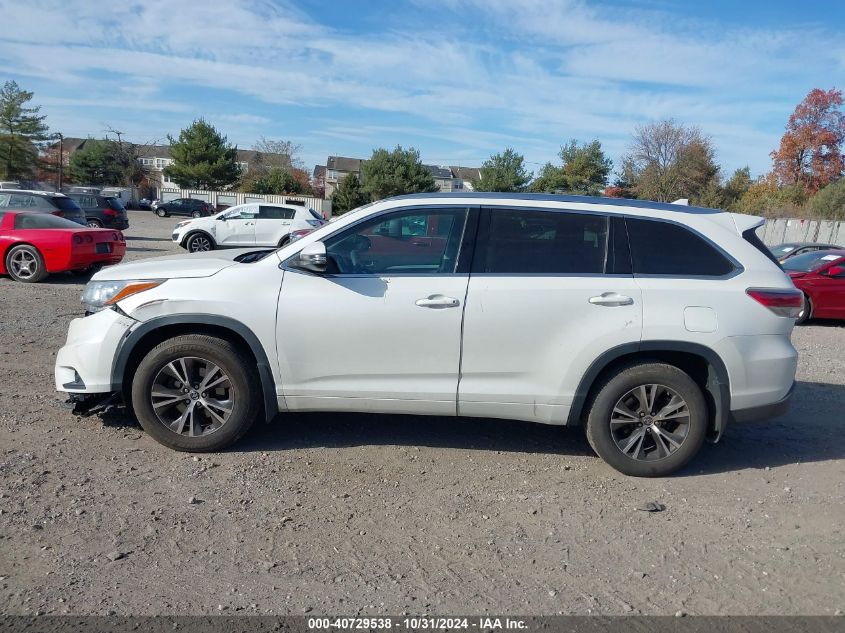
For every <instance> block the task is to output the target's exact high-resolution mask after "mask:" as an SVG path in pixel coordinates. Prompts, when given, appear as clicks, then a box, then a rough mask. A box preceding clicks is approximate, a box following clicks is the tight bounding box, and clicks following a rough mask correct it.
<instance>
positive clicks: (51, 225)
mask: <svg viewBox="0 0 845 633" xmlns="http://www.w3.org/2000/svg"><path fill="white" fill-rule="evenodd" d="M15 228H16V229H78V228H80V227H79V225H78V224H77V223H76V222H71V221H70V220H65V219H64V218H60V217H58V216H56V215H51V214H49V213H18V214H17V215H16V216H15Z"/></svg>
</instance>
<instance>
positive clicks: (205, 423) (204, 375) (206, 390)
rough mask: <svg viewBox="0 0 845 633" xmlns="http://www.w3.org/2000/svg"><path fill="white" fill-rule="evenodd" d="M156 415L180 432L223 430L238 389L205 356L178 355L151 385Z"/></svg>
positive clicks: (198, 433)
mask: <svg viewBox="0 0 845 633" xmlns="http://www.w3.org/2000/svg"><path fill="white" fill-rule="evenodd" d="M150 401H151V403H152V405H153V411H155V414H156V417H158V420H159V422H161V423H162V424H163V425H164V426H165V427H166V428H168V429H170V430H171V431H173V432H174V433H177V434H179V435H187V436H189V437H197V436H201V435H210V434H211V433H214V432H215V431H218V430H220V429H221V428H222V427H223V425H225V424H226V422H227V421H228V420H229V417H230V416H231V415H232V410H233V408H234V405H235V390H234V388H233V386H232V382H231V380H230V379H229V376H228V375H227V374H226V373H225V372H224V371H223V370H222V369H221V368H220V367H219V366H217V365H215V364H214V363H212V362H211V361H209V360H206V359H204V358H197V357H195V356H186V357H182V358H176V359H174V360H172V361H170V362H169V363H167V364H166V365H165V366H164V367H162V368H161V369H160V370H159V371H158V373H157V374H156V377H155V379H154V380H153V384H152V387H151V389H150Z"/></svg>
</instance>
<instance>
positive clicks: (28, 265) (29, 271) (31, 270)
mask: <svg viewBox="0 0 845 633" xmlns="http://www.w3.org/2000/svg"><path fill="white" fill-rule="evenodd" d="M6 272H7V273H9V276H10V277H11V278H12V279H14V280H15V281H20V282H22V283H25V284H35V283H38V282H39V281H41V280H43V279H44V278H45V277H46V276H47V275H48V273H47V266H46V265H45V264H44V258H43V257H42V256H41V253H40V252H39V251H38V249H37V248H35V247H34V246H30V245H29V244H21V245H20V246H13V247H12V248H10V249H9V252H7V253H6Z"/></svg>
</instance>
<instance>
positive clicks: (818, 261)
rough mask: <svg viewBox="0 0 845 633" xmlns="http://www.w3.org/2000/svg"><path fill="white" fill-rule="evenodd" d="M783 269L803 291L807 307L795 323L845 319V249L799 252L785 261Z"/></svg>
mask: <svg viewBox="0 0 845 633" xmlns="http://www.w3.org/2000/svg"><path fill="white" fill-rule="evenodd" d="M783 269H784V270H785V271H786V272H787V273H788V274H789V276H790V277H791V278H792V283H794V284H795V287H796V288H798V290H800V291H801V292H803V293H804V309H803V310H802V311H801V314H799V315H798V319H797V321H796V323H804V322H805V321H807V319H812V318H819V319H845V249H830V250H825V251H814V252H812V253H804V254H802V255H796V256H795V257H790V258H789V259H787V260H786V261H785V262H783Z"/></svg>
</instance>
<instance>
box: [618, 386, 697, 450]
mask: <svg viewBox="0 0 845 633" xmlns="http://www.w3.org/2000/svg"><path fill="white" fill-rule="evenodd" d="M689 431H690V411H689V407H688V406H687V403H686V401H685V400H684V399H683V398H682V397H681V396H680V395H679V394H678V392H677V391H675V390H674V389H670V388H669V387H667V386H665V385H658V384H648V385H640V386H638V387H634V388H633V389H631V390H630V391H628V392H627V393H625V395H623V396H622V397H621V398H619V400H618V401H617V402H616V404H615V405H614V407H613V412H612V413H611V416H610V434H611V437H612V438H613V441H614V443H615V444H616V447H617V448H618V449H619V450H620V451H622V453H623V454H624V455H625V456H627V457H630V458H631V459H636V460H640V461H656V460H659V459H663V458H665V457H668V456H669V455H671V454H672V453H674V452H675V451H677V450H678V449H679V448H681V445H683V443H684V440H686V438H687V435H688V434H689Z"/></svg>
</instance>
